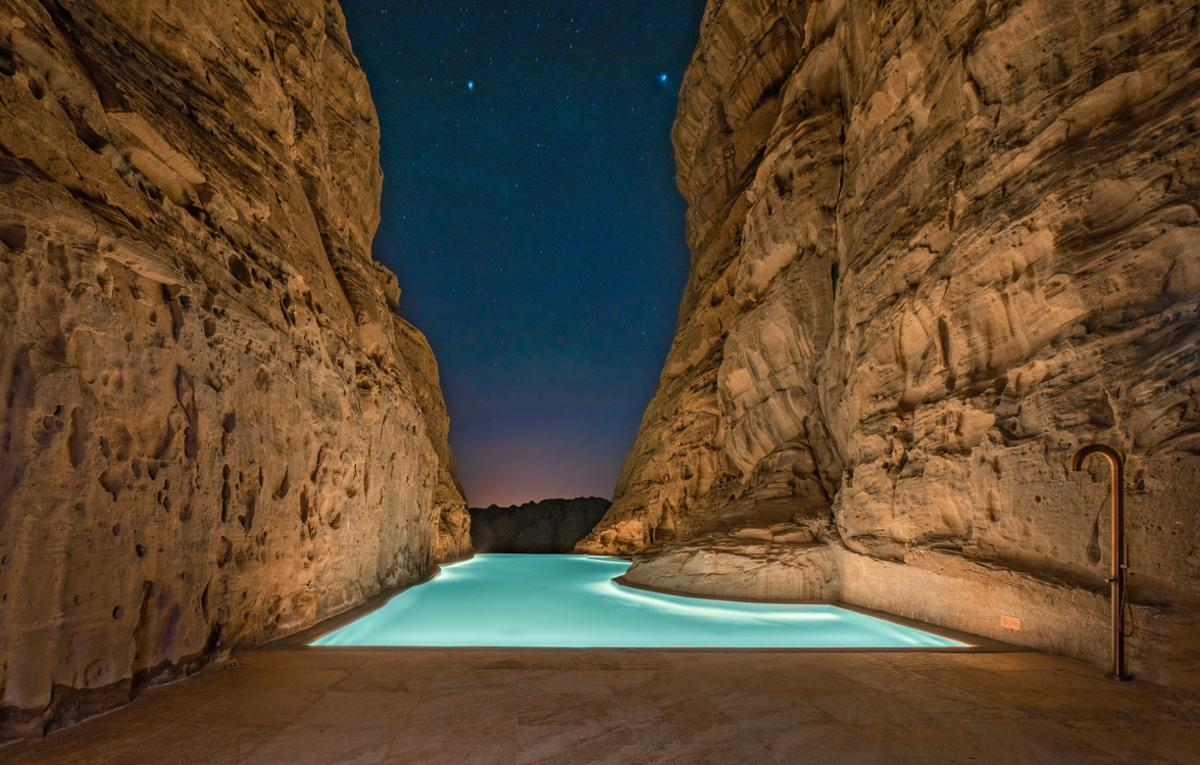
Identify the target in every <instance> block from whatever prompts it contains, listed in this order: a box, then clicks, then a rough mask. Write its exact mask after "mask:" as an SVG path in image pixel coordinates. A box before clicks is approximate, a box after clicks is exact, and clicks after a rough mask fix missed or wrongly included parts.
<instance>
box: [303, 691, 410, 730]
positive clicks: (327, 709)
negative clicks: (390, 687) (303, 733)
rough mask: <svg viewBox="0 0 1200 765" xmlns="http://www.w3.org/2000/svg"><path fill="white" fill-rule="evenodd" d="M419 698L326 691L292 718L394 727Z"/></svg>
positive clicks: (332, 724)
mask: <svg viewBox="0 0 1200 765" xmlns="http://www.w3.org/2000/svg"><path fill="white" fill-rule="evenodd" d="M420 699H421V696H420V695H419V694H416V693H392V692H389V691H357V692H351V691H329V692H328V693H326V694H324V695H323V696H321V698H319V699H317V700H316V701H315V702H314V703H313V704H312V705H311V706H309V707H308V708H307V709H305V710H304V711H303V712H301V713H300V714H299V715H297V716H296V717H295V718H294V719H295V722H296V723H297V724H299V725H313V726H315V725H324V726H327V727H341V728H374V727H381V728H382V727H389V726H390V727H392V728H395V726H397V725H399V724H400V723H402V722H403V721H404V719H405V718H406V717H408V713H409V711H410V710H411V709H412V708H413V707H415V706H416V705H417V702H418V701H420Z"/></svg>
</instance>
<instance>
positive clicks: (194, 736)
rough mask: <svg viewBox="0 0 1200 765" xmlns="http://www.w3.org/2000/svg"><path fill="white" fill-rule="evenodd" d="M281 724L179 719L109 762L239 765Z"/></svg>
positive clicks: (142, 764)
mask: <svg viewBox="0 0 1200 765" xmlns="http://www.w3.org/2000/svg"><path fill="white" fill-rule="evenodd" d="M281 730H283V727H282V726H278V725H276V726H247V725H238V724H236V723H232V722H228V721H226V722H221V723H218V724H214V723H209V724H199V723H190V722H185V723H180V724H178V725H173V726H170V727H167V728H163V729H161V730H159V731H157V732H155V733H154V734H153V735H150V736H148V737H146V738H145V739H142V740H139V741H138V742H137V743H136V744H134V745H133V746H130V747H129V748H127V749H125V750H123V751H121V752H120V753H119V754H117V755H116V757H115V758H114V760H112V762H117V763H120V765H163V763H168V762H169V763H170V765H239V764H240V763H243V762H245V761H246V758H247V757H249V756H250V755H252V754H254V753H255V752H256V751H257V750H258V749H259V748H260V747H261V746H262V745H263V744H265V743H266V742H267V741H269V740H270V739H272V738H274V737H275V736H276V735H277V734H278V733H279V732H280V731H281Z"/></svg>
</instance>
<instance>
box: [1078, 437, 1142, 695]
mask: <svg viewBox="0 0 1200 765" xmlns="http://www.w3.org/2000/svg"><path fill="white" fill-rule="evenodd" d="M1093 454H1097V455H1100V456H1101V457H1104V458H1105V459H1106V460H1108V467H1109V475H1110V477H1111V484H1112V487H1111V488H1112V539H1111V544H1112V556H1111V557H1112V568H1111V574H1112V575H1111V576H1110V577H1109V579H1108V583H1109V600H1110V605H1111V609H1112V672H1111V674H1110V676H1111V677H1113V678H1115V679H1117V680H1132V679H1133V677H1132V675H1129V674H1127V673H1126V671H1125V587H1126V577H1127V576H1128V568H1129V564H1128V562H1127V561H1126V559H1125V459H1124V457H1122V456H1121V453H1120V452H1118V451H1117V450H1116V449H1114V448H1112V447H1111V446H1107V445H1105V444H1088V445H1087V446H1084V447H1083V448H1081V449H1080V450H1079V451H1077V452H1075V454H1073V455H1072V456H1071V470H1072V472H1076V473H1077V472H1079V471H1080V470H1081V469H1082V468H1083V461H1084V460H1085V459H1087V458H1088V457H1090V456H1091V455H1093Z"/></svg>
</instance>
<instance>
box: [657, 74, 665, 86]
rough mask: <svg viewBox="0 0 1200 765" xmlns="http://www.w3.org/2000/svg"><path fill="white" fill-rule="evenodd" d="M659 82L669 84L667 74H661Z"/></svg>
mask: <svg viewBox="0 0 1200 765" xmlns="http://www.w3.org/2000/svg"><path fill="white" fill-rule="evenodd" d="M658 81H659V82H661V83H664V84H665V83H666V82H667V73H666V72H663V73H662V74H660V75H659V76H658Z"/></svg>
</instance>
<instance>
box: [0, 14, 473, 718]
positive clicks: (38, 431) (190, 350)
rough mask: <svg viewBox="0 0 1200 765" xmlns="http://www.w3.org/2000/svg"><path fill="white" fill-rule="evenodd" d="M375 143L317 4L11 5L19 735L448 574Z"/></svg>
mask: <svg viewBox="0 0 1200 765" xmlns="http://www.w3.org/2000/svg"><path fill="white" fill-rule="evenodd" d="M378 143H379V125H378V119H377V117H376V114H375V110H374V107H373V105H372V102H371V99H370V94H369V92H368V88H367V83H366V81H365V78H364V76H363V74H362V72H361V71H360V69H359V67H358V64H357V62H356V60H355V58H354V56H353V54H352V53H351V50H350V44H349V40H348V38H347V36H346V30H345V25H344V21H343V18H342V15H341V11H340V9H339V8H338V6H337V4H336V3H335V2H333V1H332V0H325V1H322V0H296V1H289V2H278V1H276V0H256V1H255V2H252V3H249V4H243V3H226V2H213V3H175V2H168V0H139V2H124V1H121V2H118V1H117V0H103V1H102V2H82V1H80V2H76V1H75V0H44V1H42V2H38V1H37V0H0V392H2V395H0V593H2V595H0V724H2V725H3V728H4V731H5V732H9V733H12V732H21V731H25V732H28V731H34V730H38V729H39V728H42V729H44V728H46V727H50V726H53V725H57V724H61V723H63V722H68V721H70V720H71V719H74V718H75V717H77V716H79V715H82V714H88V713H94V712H97V711H100V710H102V709H104V708H106V707H108V706H110V705H112V704H116V703H120V702H121V701H123V700H127V699H128V698H129V696H130V694H131V693H132V692H133V691H134V690H136V688H137V687H138V686H140V685H143V684H145V683H147V682H151V681H153V680H154V679H156V678H158V677H161V676H165V675H171V674H173V673H178V672H181V671H187V670H189V669H191V668H193V667H195V666H198V665H199V664H200V663H202V662H204V661H206V660H207V659H208V658H210V657H211V656H213V655H215V654H218V653H220V652H222V651H224V650H225V649H226V648H228V647H233V646H239V645H248V644H255V643H261V642H263V641H264V640H267V639H270V638H272V637H275V636H278V635H282V634H284V633H287V632H289V631H292V630H295V629H298V628H301V627H305V626H307V625H310V624H312V623H313V622H315V621H317V620H319V619H321V618H322V617H324V616H327V615H330V614H333V613H335V612H337V611H339V610H342V609H344V608H347V607H349V606H351V605H353V604H355V603H358V602H359V601H361V600H363V599H364V598H365V597H367V596H369V595H371V594H373V593H376V592H378V591H379V590H380V589H382V588H385V587H390V586H393V585H398V584H401V583H405V582H409V581H412V580H414V579H417V578H420V577H422V576H424V575H426V574H427V573H428V572H429V571H430V570H431V567H432V566H433V565H434V563H435V556H436V554H437V551H438V550H439V549H440V550H443V551H444V552H446V553H447V554H452V555H459V554H461V553H462V549H461V548H462V546H463V544H464V543H465V539H466V527H465V523H464V520H463V519H464V518H465V510H464V507H463V501H462V497H461V495H460V494H459V492H458V489H457V486H456V484H455V482H454V479H453V475H452V472H451V471H452V465H451V462H450V454H449V449H448V447H447V445H446V430H447V423H446V417H445V409H444V405H443V403H442V400H441V394H440V391H439V390H438V388H437V371H436V365H435V364H434V361H433V357H432V354H431V352H430V351H429V348H428V345H427V343H426V342H425V340H424V338H423V337H422V336H421V335H420V334H419V333H418V332H416V331H415V330H414V329H413V328H412V327H411V326H409V325H408V324H407V323H405V322H404V321H402V320H400V319H399V318H397V317H396V316H395V314H394V313H393V309H394V308H395V306H396V304H397V301H398V299H399V288H398V285H397V283H396V279H395V277H394V276H393V275H392V274H391V273H389V272H387V271H386V270H385V269H384V268H382V267H381V266H380V265H378V264H377V263H375V262H373V261H372V260H371V258H370V247H371V240H372V237H373V235H374V231H375V227H376V224H377V222H378V218H379V190H380V182H381V174H380V168H379V163H378ZM442 511H445V513H446V515H447V519H448V520H447V522H445V523H442V524H441V525H443V526H448V529H447V533H446V534H445V535H443V536H444V538H443V539H439V535H438V527H439V523H440V518H439V515H440V513H441V512H442Z"/></svg>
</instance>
